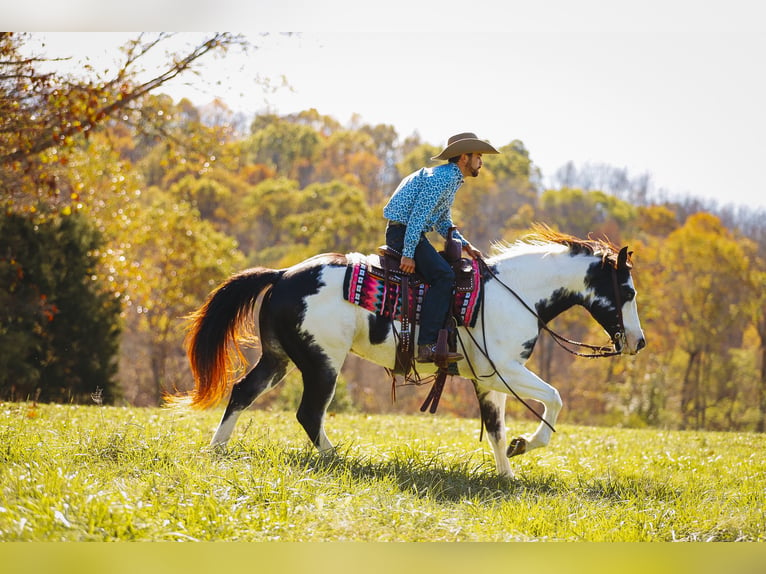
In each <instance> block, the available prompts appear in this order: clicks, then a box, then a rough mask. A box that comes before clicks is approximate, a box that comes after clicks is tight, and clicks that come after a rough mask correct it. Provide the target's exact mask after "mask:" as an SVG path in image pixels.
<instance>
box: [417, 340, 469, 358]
mask: <svg viewBox="0 0 766 574" xmlns="http://www.w3.org/2000/svg"><path fill="white" fill-rule="evenodd" d="M435 358H436V343H430V344H428V345H418V356H417V357H416V358H415V360H416V361H417V362H418V363H433V362H434V359H435ZM462 360H463V355H461V354H460V353H452V352H449V351H448V352H447V355H446V356H445V361H446V362H447V363H457V362H458V361H462Z"/></svg>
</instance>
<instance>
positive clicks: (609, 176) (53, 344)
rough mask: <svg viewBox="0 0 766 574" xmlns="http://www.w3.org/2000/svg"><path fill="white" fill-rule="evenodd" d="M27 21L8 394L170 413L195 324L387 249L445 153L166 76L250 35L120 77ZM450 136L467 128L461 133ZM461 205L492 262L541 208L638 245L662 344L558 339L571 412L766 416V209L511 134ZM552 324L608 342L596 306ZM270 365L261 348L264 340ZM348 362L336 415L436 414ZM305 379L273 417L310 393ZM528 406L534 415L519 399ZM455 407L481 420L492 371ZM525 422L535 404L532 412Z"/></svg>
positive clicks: (10, 205)
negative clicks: (244, 280)
mask: <svg viewBox="0 0 766 574" xmlns="http://www.w3.org/2000/svg"><path fill="white" fill-rule="evenodd" d="M24 40H25V37H24V36H23V35H21V36H19V35H14V34H7V33H6V34H2V35H0V190H2V203H3V205H2V211H1V212H0V398H2V399H4V400H25V399H35V400H40V401H61V402H92V401H93V400H96V401H103V402H108V403H116V404H126V403H127V404H134V405H157V404H160V403H161V400H162V394H163V393H164V392H172V391H173V390H175V389H187V388H189V386H190V384H191V380H190V374H189V371H188V367H187V365H186V360H185V357H184V355H183V349H182V340H183V336H184V325H185V323H184V320H183V317H184V316H185V315H186V314H188V313H189V312H190V311H192V310H194V309H195V308H196V307H197V306H199V305H200V304H201V302H202V301H203V300H204V298H205V296H206V295H207V293H208V292H209V291H210V290H211V289H212V288H213V287H214V286H215V285H216V284H218V283H219V282H220V281H222V280H223V279H224V278H225V277H227V276H228V274H230V273H232V272H234V271H237V270H240V269H242V268H244V267H246V266H251V265H261V266H269V267H284V266H288V265H291V264H293V263H296V262H298V261H300V260H302V259H304V258H306V257H309V256H311V255H314V254H316V253H319V252H324V251H337V252H348V251H361V252H367V251H371V250H373V249H374V248H375V247H376V246H377V245H379V244H380V243H382V242H383V232H384V227H385V221H384V219H383V217H382V215H381V211H382V206H383V205H384V204H385V202H386V200H387V197H388V196H389V195H390V193H391V192H392V191H393V189H394V188H395V186H396V185H397V184H398V182H399V180H400V179H401V178H402V177H403V176H405V175H406V174H408V173H410V172H411V171H413V170H415V169H417V168H419V167H421V166H423V165H430V162H429V160H428V158H430V157H431V156H432V155H435V153H438V151H439V147H438V145H437V144H439V143H441V142H425V141H422V140H421V138H420V137H419V136H418V135H417V134H413V135H409V136H406V137H402V135H401V134H397V133H396V130H395V129H394V128H393V127H392V126H389V125H368V124H366V123H364V122H363V121H362V120H361V119H359V118H354V119H352V121H351V122H350V123H349V124H348V125H342V124H341V123H339V122H338V121H337V120H336V119H334V118H332V117H329V116H326V115H322V114H321V113H320V112H318V111H317V110H314V109H311V110H306V111H303V112H301V113H297V114H291V115H270V114H261V115H257V116H256V117H254V118H244V117H242V116H241V115H238V114H234V113H233V112H231V111H230V110H229V109H228V108H227V107H226V105H225V103H223V102H218V101H217V102H213V103H212V104H210V105H207V106H204V107H195V106H194V105H192V104H191V103H190V102H189V101H187V100H181V101H179V102H175V101H173V100H172V99H171V98H170V97H168V96H165V95H162V93H161V87H162V85H163V83H164V82H165V81H166V80H167V79H169V78H170V77H172V75H173V74H177V73H181V72H185V71H186V70H187V69H188V68H190V67H193V65H194V64H195V63H196V62H197V60H198V59H200V58H202V57H204V56H205V55H206V54H207V53H212V52H215V51H218V50H225V49H232V48H233V47H234V46H238V45H240V44H241V39H239V38H237V37H233V36H228V35H216V36H213V37H211V38H209V39H208V40H207V41H206V42H204V43H201V44H200V45H199V46H196V47H195V48H194V49H193V50H190V51H189V52H188V53H186V54H182V55H180V56H178V57H176V58H174V59H171V60H170V61H169V64H168V67H167V69H166V70H159V71H158V73H157V75H156V76H155V77H154V78H152V79H151V80H149V81H146V80H144V81H138V80H136V76H135V75H134V74H133V73H132V72H131V69H132V68H131V66H132V65H134V63H135V62H136V61H138V60H140V58H141V57H143V55H144V54H145V53H148V52H149V51H150V50H152V49H156V46H159V45H161V43H162V41H163V37H162V36H159V37H156V38H151V39H147V38H139V39H138V40H137V41H136V42H134V43H132V44H130V45H129V46H128V47H127V48H126V52H125V54H126V59H125V64H124V66H123V67H122V68H120V69H118V70H117V71H116V72H114V73H113V76H112V77H111V78H109V79H103V78H100V79H97V80H79V81H75V80H72V79H71V78H63V77H59V76H57V75H56V74H53V73H49V74H43V73H41V72H39V71H38V67H39V61H37V60H35V59H34V58H30V57H28V56H23V55H22V52H23V50H21V48H22V46H23V45H24ZM447 135H449V134H445V137H446V136H447ZM493 143H494V144H496V145H497V144H499V146H500V149H501V151H502V152H503V153H502V155H499V156H487V157H486V158H485V160H486V161H485V168H484V170H483V172H482V176H481V177H479V178H477V179H475V180H471V181H470V182H467V184H466V185H465V186H464V187H463V188H462V189H461V190H460V193H459V194H458V197H457V199H456V202H455V206H454V211H453V216H454V219H455V221H456V222H457V223H458V224H459V225H460V227H461V229H462V230H463V232H464V233H465V234H466V235H467V236H468V237H469V238H470V239H471V241H472V242H473V243H474V244H476V245H477V246H478V247H480V248H481V249H483V250H484V251H485V252H489V251H490V249H491V243H492V242H493V241H497V240H506V241H512V240H514V239H516V238H518V237H520V236H522V235H524V233H526V232H527V230H528V229H529V227H530V225H531V224H532V223H533V222H536V221H542V222H545V223H547V224H548V225H550V226H552V227H554V228H557V229H560V230H562V231H565V232H567V233H571V234H574V235H578V236H581V237H585V236H587V235H589V234H593V235H595V236H606V237H608V238H609V239H611V240H612V241H613V242H615V243H617V244H628V245H630V247H631V249H632V250H633V251H634V252H635V254H634V261H635V263H636V269H635V273H634V276H635V279H636V283H637V286H638V289H639V297H640V298H639V305H640V312H641V316H642V321H643V323H644V329H645V332H646V335H647V340H648V347H647V349H646V350H645V351H643V353H642V354H640V355H639V356H637V357H635V358H617V359H601V360H588V359H577V358H572V357H571V356H569V355H567V354H566V353H564V352H563V351H561V350H560V349H558V348H557V347H556V346H555V345H554V344H553V343H552V342H551V341H550V339H548V338H547V337H543V338H541V341H540V343H539V344H538V347H537V348H536V351H535V354H534V355H533V358H532V363H533V364H532V368H533V369H534V370H535V371H537V372H538V373H539V374H540V375H541V376H542V377H543V378H544V379H546V380H548V381H549V382H551V383H552V384H553V385H554V386H556V387H557V388H558V389H559V390H560V392H561V394H562V397H563V399H564V401H565V404H566V408H565V410H564V411H563V414H562V416H563V417H564V419H565V420H566V421H568V422H574V423H585V424H622V425H631V426H643V425H649V426H659V427H669V428H707V429H730V430H757V431H761V432H762V431H763V430H764V421H765V417H766V367H765V366H764V363H765V362H766V361H765V360H764V358H765V355H766V314H765V312H764V309H765V308H766V295H765V293H766V289H764V287H766V213H764V211H763V210H753V209H750V208H748V207H747V206H741V207H732V206H727V207H723V208H720V207H718V206H717V205H708V204H706V203H705V202H703V201H699V200H697V199H695V198H693V197H669V196H665V195H664V194H663V193H661V192H657V191H656V190H654V189H653V186H652V183H651V180H650V178H649V176H648V175H646V174H641V175H635V174H630V173H628V172H627V171H626V170H624V169H620V168H615V167H612V166H608V165H585V166H575V165H573V164H569V165H566V166H563V167H562V168H560V169H559V170H558V171H557V172H556V173H554V174H553V175H551V176H549V177H548V178H547V180H546V181H547V182H548V183H547V184H545V185H544V184H543V177H542V174H541V172H540V170H539V168H538V167H537V166H536V165H535V164H534V162H533V161H532V153H531V152H530V151H529V150H527V149H526V147H525V146H524V144H523V143H522V142H521V141H518V140H512V139H511V140H510V141H508V142H493ZM580 311H581V310H575V311H571V312H569V313H567V314H565V315H563V316H561V317H559V318H558V319H556V321H555V322H554V324H553V325H552V327H553V328H555V329H556V330H558V331H560V332H562V333H566V334H567V335H568V336H569V337H570V338H576V339H581V340H588V341H594V342H601V341H603V339H604V337H605V335H604V334H603V333H601V332H600V331H599V328H598V327H597V326H596V325H595V324H594V323H593V321H592V320H591V319H590V318H589V317H587V314H586V313H585V312H584V311H582V312H580ZM252 353H253V356H255V355H256V354H257V349H253V350H252ZM390 385H391V383H390V379H388V377H387V375H386V374H385V372H384V371H383V369H382V368H380V367H376V366H373V365H369V364H367V363H364V362H363V361H361V360H358V359H356V358H353V357H352V358H349V360H348V361H347V364H346V366H345V368H344V372H343V376H342V381H341V386H340V391H339V393H338V396H337V397H336V402H335V406H334V408H335V409H356V410H362V411H366V412H391V411H405V412H413V411H414V410H416V408H417V406H419V404H420V402H421V401H422V400H423V398H424V395H425V392H426V389H421V388H418V387H406V388H398V389H396V396H397V400H396V402H392V401H391V388H390ZM299 394H300V384H299V383H297V381H295V380H294V379H292V378H288V384H287V385H284V386H283V389H282V390H281V391H279V392H275V393H274V394H273V396H270V397H267V398H265V399H264V400H263V401H262V402H261V403H260V407H261V408H273V407H282V406H286V405H288V404H291V403H294V402H295V401H296V400H297V398H298V397H299ZM511 408H512V409H516V408H517V407H511ZM440 412H441V413H454V414H457V415H463V416H476V415H477V412H478V411H477V408H476V404H475V398H474V397H473V392H472V388H471V386H470V384H469V383H468V382H467V381H464V380H462V379H455V381H454V382H453V383H450V385H449V387H448V390H447V392H446V393H445V396H444V398H443V400H442V403H441V405H440ZM514 415H515V416H518V417H524V416H527V415H525V414H524V411H523V410H522V409H518V410H514Z"/></svg>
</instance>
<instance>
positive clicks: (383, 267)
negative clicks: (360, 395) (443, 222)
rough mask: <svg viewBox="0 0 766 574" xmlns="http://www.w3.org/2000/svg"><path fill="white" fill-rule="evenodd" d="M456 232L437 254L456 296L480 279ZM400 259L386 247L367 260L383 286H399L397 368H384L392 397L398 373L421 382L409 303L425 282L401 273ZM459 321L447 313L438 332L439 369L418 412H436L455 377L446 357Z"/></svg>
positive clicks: (452, 348) (452, 347)
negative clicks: (450, 273)
mask: <svg viewBox="0 0 766 574" xmlns="http://www.w3.org/2000/svg"><path fill="white" fill-rule="evenodd" d="M455 229H456V228H455V227H451V228H450V229H449V232H448V233H447V238H446V240H445V242H444V250H443V251H441V252H440V253H441V255H442V257H444V258H445V259H446V260H447V262H448V263H449V264H450V265H451V266H452V270H453V271H454V273H455V286H454V289H455V291H456V292H458V293H469V292H472V291H474V290H476V289H477V288H478V287H479V285H478V283H479V279H478V278H476V277H475V274H474V273H473V265H472V264H471V261H470V260H469V259H465V258H463V257H462V256H461V255H462V251H463V246H462V244H461V243H460V241H458V240H457V239H455V238H454V237H453V232H454V230H455ZM401 258H402V254H401V253H400V252H399V251H397V250H396V249H393V248H392V247H389V246H388V245H383V246H381V247H379V248H378V253H377V254H374V255H371V256H370V257H369V260H368V261H369V263H370V266H369V268H368V269H369V273H371V274H372V275H375V276H377V277H379V278H381V279H383V281H384V282H385V283H386V285H389V286H401V288H400V289H399V291H400V301H399V304H400V308H401V332H399V333H396V332H394V336H395V337H396V339H397V347H396V365H395V367H394V369H393V370H390V369H387V370H388V372H389V374H390V375H391V377H392V380H393V385H394V386H393V388H392V393H393V394H394V395H395V390H393V389H395V384H396V379H395V375H397V374H401V375H403V376H404V377H405V380H406V381H408V382H413V383H417V384H420V383H421V382H422V381H421V379H420V376H419V374H418V372H417V369H416V367H415V360H414V357H415V347H416V345H415V344H414V331H415V314H416V308H415V307H416V305H411V304H410V297H411V295H410V293H411V292H412V290H413V289H417V288H419V287H420V285H421V284H423V283H426V281H425V278H424V277H423V276H422V275H420V274H419V273H418V272H417V270H416V271H415V273H405V272H403V271H402V270H401V269H400V268H399V265H400V262H401ZM391 315H393V313H391ZM459 320H460V319H459V317H455V316H453V314H452V313H450V314H449V316H448V317H447V321H446V323H445V326H444V328H442V329H441V330H440V331H439V336H438V339H437V343H436V355H435V360H434V363H435V364H436V366H437V367H438V368H439V369H438V371H437V374H436V378H435V380H434V385H433V386H432V388H431V392H430V394H429V395H428V397H427V398H426V401H425V402H424V403H423V405H422V406H421V407H420V410H421V411H425V410H426V409H428V408H429V406H430V412H431V413H434V412H436V408H437V406H438V404H439V398H440V397H441V393H442V390H443V388H444V383H445V381H446V378H447V375H455V374H458V373H457V365H456V364H455V363H447V361H446V357H447V352H448V351H452V352H455V351H456V347H457V337H456V329H455V327H456V325H457V324H459ZM411 373H412V374H411Z"/></svg>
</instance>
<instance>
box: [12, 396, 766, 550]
mask: <svg viewBox="0 0 766 574" xmlns="http://www.w3.org/2000/svg"><path fill="white" fill-rule="evenodd" d="M219 417H220V411H213V412H202V413H199V412H193V413H178V412H174V411H170V410H160V409H130V408H111V407H97V406H92V407H78V406H64V405H39V406H35V405H32V404H29V403H1V404H0V540H2V541H117V540H119V541H128V540H153V541H163V540H168V541H181V540H202V541H204V540H208V541H212V540H232V541H235V540H237V541H272V540H279V541H327V540H333V541H345V540H354V541H413V542H415V541H511V540H519V541H523V540H574V541H579V540H584V541H673V540H687V541H714V540H715V541H766V504H765V502H766V460H765V459H766V457H764V452H766V437H765V436H763V435H756V434H741V433H738V434H733V433H710V432H666V431H652V430H625V429H608V428H587V427H576V426H567V425H561V427H560V428H558V432H557V433H556V434H555V435H554V437H553V441H552V442H551V445H550V446H549V447H548V448H546V449H540V450H537V451H533V452H531V453H528V454H526V455H523V456H521V457H518V458H515V459H512V461H511V464H512V467H513V468H514V471H515V472H516V473H517V477H516V478H515V479H511V480H508V479H500V478H498V477H496V476H495V469H494V461H493V459H492V456H491V453H490V450H489V447H488V445H487V444H486V441H485V442H482V443H480V442H479V441H478V434H479V423H478V421H476V420H466V419H456V418H450V417H442V416H433V415H421V414H417V415H411V416H393V415H392V416H384V415H374V416H367V415H362V414H349V415H345V414H344V415H340V414H339V415H336V416H333V417H330V418H329V419H328V422H327V430H328V434H329V435H330V438H331V440H334V441H335V443H336V444H337V445H338V448H337V452H336V453H335V454H334V455H330V456H320V455H318V454H317V453H316V452H315V451H314V450H313V448H311V447H309V446H308V444H307V440H306V438H305V435H304V434H303V431H302V429H301V428H300V427H299V425H298V423H297V422H296V421H295V418H294V416H293V414H292V413H283V412H268V411H252V412H248V413H245V414H244V415H243V416H242V418H241V419H240V422H239V424H238V426H237V429H236V430H235V433H234V436H233V438H232V441H231V442H230V443H229V446H228V449H227V450H226V451H225V452H218V451H212V450H210V449H209V448H208V446H207V445H208V441H209V440H210V437H211V435H212V431H213V430H214V428H215V426H216V424H217V422H218V419H219ZM509 426H510V428H511V430H512V432H513V433H514V434H515V433H518V432H527V431H529V430H531V429H532V428H533V423H531V422H518V423H517V422H514V421H509Z"/></svg>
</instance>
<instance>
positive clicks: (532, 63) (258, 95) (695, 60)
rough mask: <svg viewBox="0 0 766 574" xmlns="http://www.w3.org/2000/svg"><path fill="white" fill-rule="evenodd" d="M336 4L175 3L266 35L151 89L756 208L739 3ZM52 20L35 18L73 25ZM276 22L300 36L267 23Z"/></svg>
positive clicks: (763, 99) (82, 49) (71, 41)
mask: <svg viewBox="0 0 766 574" xmlns="http://www.w3.org/2000/svg"><path fill="white" fill-rule="evenodd" d="M78 1H79V2H80V3H83V2H84V3H86V4H87V3H88V2H89V1H90V0H75V5H76V4H77V3H78ZM342 1H343V0H332V1H330V0H321V1H320V0H316V1H313V2H312V1H309V0H282V1H280V2H275V1H273V0H269V1H268V2H267V1H266V0H257V1H255V2H250V3H248V4H246V5H243V6H239V7H237V6H233V2H232V0H223V1H221V2H217V3H216V5H215V6H216V7H217V11H216V12H215V13H213V12H212V9H211V8H210V7H209V6H204V5H203V3H201V2H199V1H197V2H194V1H192V2H191V3H189V4H188V6H189V11H188V12H189V13H192V16H188V15H187V17H188V18H191V19H192V21H191V22H185V21H184V20H183V19H182V21H181V22H180V24H181V25H183V24H184V23H187V24H188V23H192V24H194V23H195V21H194V18H197V20H196V24H197V26H196V27H197V29H199V28H205V27H213V25H215V24H219V27H222V26H220V24H221V23H223V24H224V26H225V25H227V24H228V25H229V26H228V27H229V28H235V27H239V28H243V27H244V28H246V29H256V30H259V31H263V32H271V33H272V34H270V35H269V36H267V37H264V38H262V37H260V36H258V35H256V34H253V35H252V39H253V42H254V43H255V44H256V45H258V46H260V48H259V49H258V50H256V51H254V52H252V53H250V54H249V55H248V56H242V55H240V54H237V53H234V52H232V53H230V54H229V55H227V56H226V57H225V58H223V59H209V60H208V65H207V67H206V69H205V71H204V74H203V77H202V80H204V82H203V83H196V82H199V80H197V79H196V78H186V81H187V82H188V81H189V80H192V79H194V81H195V84H193V85H183V84H181V83H179V84H178V85H174V86H169V87H168V88H167V89H165V90H164V91H166V92H167V93H170V94H171V95H172V96H174V97H175V98H180V97H181V96H186V97H189V99H190V100H192V101H193V102H194V103H195V104H198V105H202V104H205V103H207V102H209V101H210V100H211V99H212V98H213V97H214V96H218V97H221V98H222V99H223V100H224V101H226V103H227V104H228V105H229V107H231V108H232V109H235V110H240V111H243V112H246V113H248V114H251V113H253V112H255V111H258V110H263V109H264V107H265V106H266V105H267V104H268V105H269V106H270V107H271V108H272V109H273V110H274V111H276V112H277V113H282V114H284V113H290V112H295V111H300V110H303V109H307V108H310V107H314V108H317V109H318V110H319V112H320V113H322V114H326V115H330V116H333V117H335V118H336V119H337V120H339V121H341V122H343V123H347V122H348V121H349V119H350V117H351V115H352V114H354V113H356V114H359V115H360V116H361V119H362V121H364V122H366V123H370V124H378V123H384V124H391V125H393V126H394V127H395V128H396V130H397V132H398V133H399V135H400V137H401V138H404V137H406V136H407V135H410V134H411V133H412V132H415V131H417V132H418V133H419V134H420V135H421V137H422V138H423V139H424V140H425V141H427V142H429V143H432V144H433V145H441V144H442V143H444V142H445V140H446V139H447V137H449V136H450V135H452V134H453V133H458V132H462V131H474V132H476V133H477V134H478V135H479V137H482V138H486V139H489V140H490V141H491V142H492V143H493V144H495V145H496V146H502V145H505V144H507V143H509V142H510V141H512V140H514V139H520V140H522V141H523V142H524V144H525V145H526V147H527V149H528V150H529V151H530V155H531V157H532V160H533V161H534V162H535V164H536V165H537V166H538V167H539V168H540V169H541V170H542V171H543V175H544V176H545V177H549V176H551V175H552V174H553V173H554V172H555V171H556V170H557V169H558V168H559V167H561V166H562V165H563V164H565V163H566V162H567V161H570V160H572V161H574V162H575V163H576V164H578V165H581V164H583V163H584V162H592V163H606V164H610V165H613V166H615V167H627V168H628V169H629V170H630V173H631V175H633V176H637V175H640V174H641V173H643V172H649V173H650V174H651V175H652V178H653V183H654V185H655V187H657V188H663V189H665V190H667V191H668V192H670V193H671V194H674V195H675V194H678V195H681V194H690V195H694V196H698V197H701V198H706V199H714V200H716V201H718V203H719V204H726V203H736V204H746V205H751V206H759V207H766V184H764V178H763V176H762V172H763V171H764V168H765V167H766V166H765V165H764V164H765V163H766V162H765V161H764V160H766V111H764V107H765V105H766V104H765V103H766V73H764V72H765V71H766V33H764V31H763V29H762V25H761V24H760V23H761V22H763V21H764V19H763V18H762V17H761V15H760V14H759V13H758V12H757V10H759V9H757V8H755V7H756V6H757V3H756V2H746V3H741V2H739V1H738V0H730V1H729V2H727V3H725V4H721V5H720V6H719V5H718V3H717V2H712V1H711V0H708V3H702V2H691V1H689V0H684V1H673V0H644V2H642V3H640V8H639V7H638V4H637V3H636V2H635V0H632V1H631V2H630V3H628V2H620V1H618V0H612V1H606V0H591V1H580V0H578V1H574V0H571V1H569V2H566V1H564V0H554V1H548V0H534V2H533V1H532V0H530V1H529V2H527V3H524V4H522V3H521V2H516V1H512V0H505V1H499V2H489V4H490V5H489V6H487V5H486V4H487V3H485V2H477V1H474V2H471V1H463V2H457V1H456V0H449V1H447V2H443V3H429V4H428V5H427V6H425V7H421V5H420V4H418V3H417V2H416V1H415V0H412V1H411V2H405V1H404V0H393V1H389V2H387V3H385V4H371V3H367V2H363V1H361V0H358V1H356V2H352V3H349V4H348V5H347V6H345V7H343V6H342V4H341V7H343V8H345V11H340V10H337V11H335V12H334V13H333V11H332V9H333V8H337V7H338V6H337V5H338V3H340V2H342ZM132 4H133V5H134V6H136V8H137V9H138V11H139V12H140V8H141V6H142V5H143V4H146V7H148V6H150V5H155V7H156V3H150V2H148V0H137V1H136V2H132ZM384 5H385V7H386V8H385V11H384V10H383V9H381V8H379V7H378V6H384ZM53 6H54V13H53V14H48V17H50V18H51V20H54V19H55V17H56V14H55V6H56V5H53ZM328 6H329V8H328ZM70 7H71V4H70ZM94 9H95V7H94ZM195 9H196V10H195ZM328 12H329V13H330V14H328ZM222 13H223V14H227V15H228V16H223V22H219V21H218V18H220V17H221V14H222ZM46 14H47V13H46ZM62 14H63V12H62ZM95 15H96V16H98V13H95ZM208 16H209V18H210V20H208ZM227 19H228V21H227ZM56 21H57V22H58V27H56V26H53V27H52V26H48V28H50V29H52V30H56V29H58V30H66V29H71V28H72V24H76V22H70V23H69V26H67V21H66V20H64V21H63V22H62V20H60V19H59V20H56ZM173 21H174V20H172V19H169V20H168V21H167V23H171V22H173ZM242 22H247V25H246V26H242ZM51 23H53V22H52V21H51ZM83 23H84V24H85V25H86V26H89V27H90V29H94V30H99V29H106V28H99V27H98V26H97V25H93V26H90V25H89V23H88V22H87V21H83ZM134 24H135V28H134V29H139V28H138V24H139V23H134V22H133V21H132V20H131V18H130V16H129V15H128V16H127V20H126V21H124V22H122V25H123V26H125V27H130V26H131V25H134ZM200 24H202V25H201V26H200ZM232 24H233V25H232ZM20 28H23V26H20ZM45 28H46V26H45V22H43V26H41V27H40V26H38V27H37V28H36V29H38V30H39V29H45ZM155 28H156V26H155ZM284 30H299V31H301V34H300V36H290V37H286V36H282V35H279V34H275V33H274V32H279V31H284ZM130 36H134V34H127V36H126V35H125V34H124V33H116V31H115V32H112V33H109V34H88V33H82V32H79V33H78V32H74V33H68V34H66V35H61V36H59V35H55V36H52V37H48V40H47V45H48V47H49V49H50V50H51V54H56V55H65V53H66V52H69V53H70V54H71V55H73V56H75V57H77V56H80V55H81V54H83V53H87V54H89V55H90V57H91V58H92V61H93V62H98V61H100V60H98V58H99V54H103V53H104V49H105V48H104V46H114V45H119V44H120V43H122V41H123V40H124V39H125V38H126V37H130ZM282 75H284V76H285V77H286V79H287V82H288V83H289V84H290V86H291V88H292V90H289V89H286V88H282V89H277V90H276V91H274V92H273V93H268V94H265V93H264V91H263V89H262V88H261V87H260V86H259V85H258V84H257V83H256V82H255V78H257V77H270V78H272V79H273V80H276V84H278V83H279V82H278V80H279V78H280V76H282ZM217 82H220V83H217Z"/></svg>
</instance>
